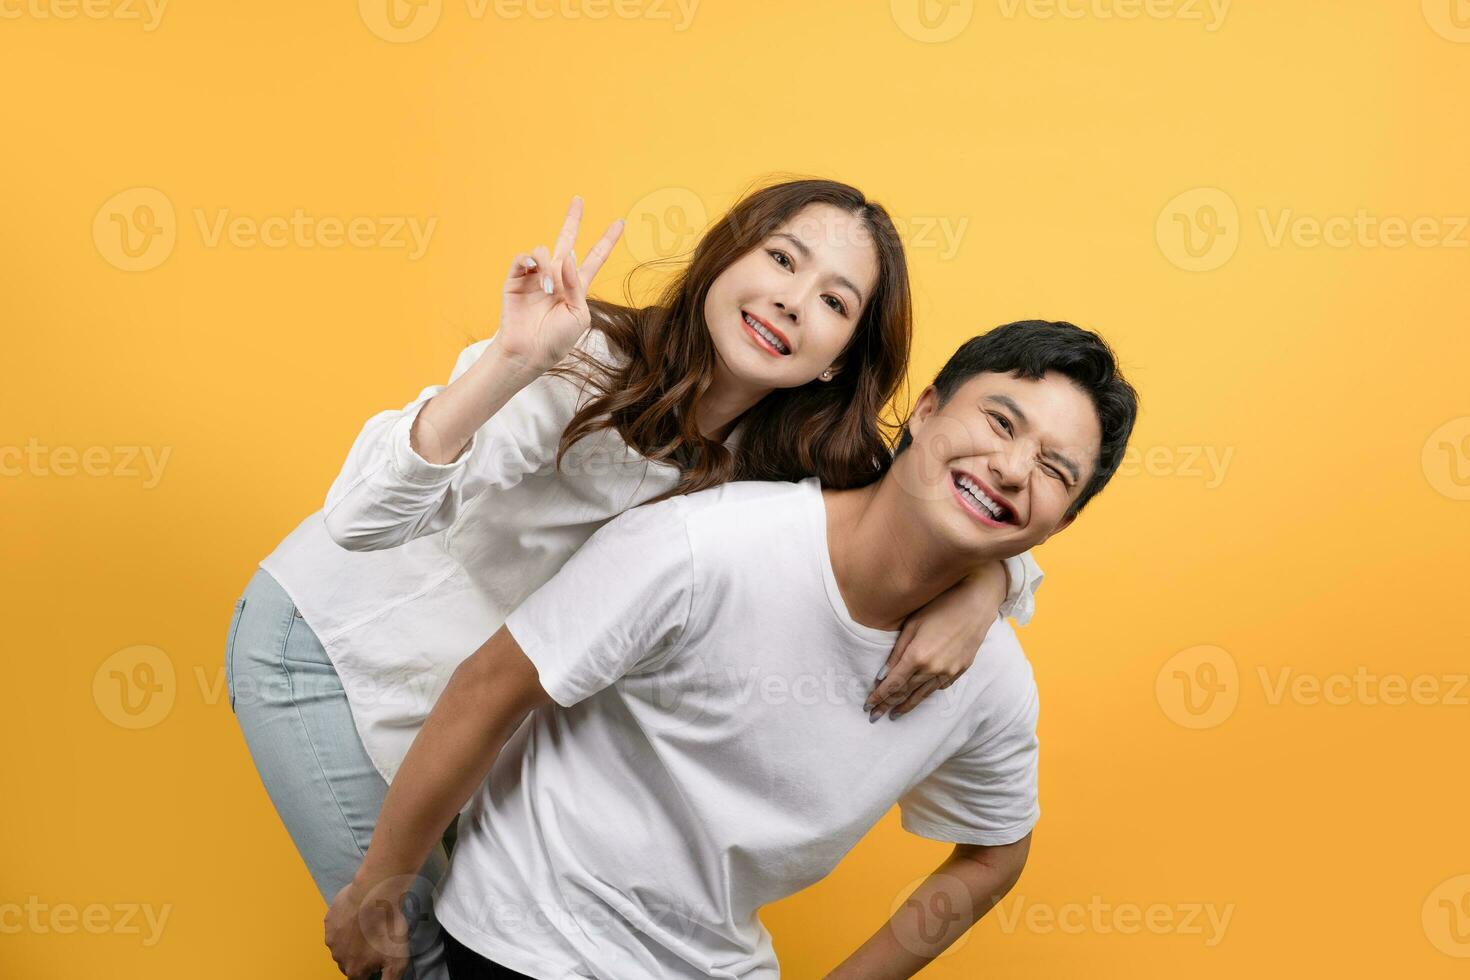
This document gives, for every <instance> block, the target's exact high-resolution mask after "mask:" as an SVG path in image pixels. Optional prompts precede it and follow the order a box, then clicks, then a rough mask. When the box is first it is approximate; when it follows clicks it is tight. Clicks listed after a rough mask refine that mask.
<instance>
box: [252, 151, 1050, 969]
mask: <svg viewBox="0 0 1470 980" xmlns="http://www.w3.org/2000/svg"><path fill="white" fill-rule="evenodd" d="M581 213H582V205H581V201H580V200H579V199H574V200H573V202H572V206H571V209H570V210H569V211H568V213H567V217H566V221H565V223H564V225H563V227H562V230H561V234H560V235H559V237H558V239H557V242H556V245H555V248H554V250H550V251H549V250H547V249H546V248H545V247H542V248H538V249H536V250H535V251H534V252H532V253H530V254H529V255H524V254H523V255H520V256H517V257H516V259H515V261H514V262H513V263H512V265H511V269H510V273H509V275H508V276H507V278H506V282H505V287H504V297H503V307H502V318H501V324H500V329H499V331H498V332H497V333H496V334H495V336H494V337H492V338H490V340H487V341H481V342H479V343H477V344H473V345H471V346H470V347H469V348H467V349H466V350H465V351H464V352H463V353H462V354H461V355H460V358H459V362H458V363H457V364H456V366H455V368H454V372H453V375H452V377H451V380H450V383H449V384H448V385H447V386H444V387H440V386H434V387H430V388H426V389H425V390H424V391H423V392H421V393H420V395H419V397H418V399H416V400H415V401H413V402H411V403H410V404H409V405H407V406H406V407H405V408H404V409H403V410H402V411H396V412H385V413H382V414H380V415H378V416H375V417H374V418H372V419H370V420H369V421H368V423H367V424H366V426H365V427H364V428H363V430H362V433H361V434H360V435H359V436H358V438H357V440H356V442H355V443H354V445H353V447H352V450H351V452H350V454H349V457H348V460H347V462H346V464H345V466H344V467H343V469H342V472H341V474H340V475H339V476H338V478H337V480H336V481H335V482H334V483H333V485H332V487H331V489H330V491H329V492H328V494H327V500H326V506H325V507H324V508H323V509H322V510H321V511H319V512H317V513H315V514H313V515H311V516H310V517H308V518H307V519H306V520H305V521H304V522H303V523H302V524H301V525H300V526H299V527H298V528H297V529H296V530H295V531H293V532H292V533H291V534H290V535H289V536H288V537H287V538H286V539H285V540H284V541H283V542H282V543H281V544H280V545H279V547H277V548H276V550H275V551H274V552H272V553H271V554H270V555H269V556H268V557H267V558H266V559H265V560H264V561H262V562H261V565H260V568H259V569H258V570H257V571H256V572H255V574H254V577H253V578H252V579H251V580H250V583H249V584H248V586H247V587H246V589H245V592H244V594H243V596H242V597H241V598H240V600H239V601H238V602H237V603H236V605H235V612H234V616H233V619H232V623H231V626H230V634H229V638H228V642H227V648H226V658H227V672H226V677H227V680H228V682H229V689H230V697H231V705H232V707H233V708H234V710H235V713H236V716H237V718H238V720H239V724H240V726H241V728H242V730H243V732H244V734H245V739H246V742H247V744H248V745H249V748H250V752H251V756H252V758H253V759H254V762H255V764H256V767H257V769H258V770H259V771H260V775H261V779H262V781H263V782H264V784H265V786H266V790H267V792H268V793H269V795H270V797H271V800H272V802H273V803H274V804H275V806H276V809H277V811H278V812H279V813H280V815H281V818H282V820H283V821H284V823H285V824H286V827H287V829H288V830H289V832H290V834H291V837H292V840H293V841H294V842H295V844H296V846H297V849H298V850H299V851H300V852H301V854H302V857H303V858H304V859H305V861H306V864H307V866H308V868H309V869H310V871H311V874H312V877H313V878H314V880H315V881H316V884H317V887H318V889H319V890H320V891H321V893H322V896H323V897H324V898H325V899H327V900H328V901H330V900H331V898H332V896H333V895H335V894H336V893H337V891H338V890H340V889H341V888H342V887H344V886H345V885H346V884H347V883H348V881H349V880H350V879H351V877H352V875H353V873H354V871H355V870H356V868H357V866H358V864H359V862H360V861H361V858H362V855H363V853H364V851H365V850H366V847H367V844H368V842H369V840H370V838H371V835H372V830H373V826H374V824H375V821H376V818H377V814H378V810H379V808H380V806H381V804H382V800H383V796H384V794H385V793H386V789H387V782H388V780H391V779H392V777H393V774H394V772H395V771H396V769H397V767H398V765H399V764H400V763H401V761H402V759H403V756H404V755H405V754H406V753H407V751H408V747H409V745H410V743H411V742H412V741H413V737H414V735H415V733H416V732H417V731H418V728H419V727H420V726H421V725H422V723H423V721H424V719H425V718H426V717H427V716H428V713H429V710H430V708H431V707H432V705H433V703H434V700H435V698H436V697H437V695H438V694H439V692H440V691H441V690H442V689H443V687H444V685H445V683H447V681H448V678H449V675H450V674H451V673H452V672H453V670H454V668H455V667H456V666H457V665H458V663H459V662H460V661H461V660H463V659H464V658H465V657H466V656H468V655H469V654H470V653H471V652H472V651H473V650H475V649H476V648H477V647H478V646H479V645H480V644H481V643H483V642H484V640H485V638H486V637H487V636H490V635H492V634H493V633H494V632H495V631H496V630H497V629H498V628H499V627H500V625H501V624H502V623H503V621H504V619H505V617H506V616H507V615H509V613H510V612H511V610H513V609H514V608H515V607H516V606H517V605H518V604H519V603H520V602H521V600H523V599H524V598H525V597H526V596H528V595H529V594H530V593H531V592H533V591H534V590H535V589H536V588H537V587H539V586H540V585H541V584H543V583H544V582H546V581H547V580H548V579H549V578H551V576H552V575H553V574H555V572H556V571H557V570H558V569H559V568H560V567H561V565H562V563H564V562H565V561H566V559H567V558H568V557H569V556H570V555H571V554H572V553H573V552H574V551H575V550H576V549H577V548H578V547H579V546H580V545H581V544H582V543H583V542H584V541H586V539H587V538H588V537H590V536H591V534H592V533H593V532H594V531H595V530H596V529H597V528H598V527H599V526H601V525H602V524H603V523H604V522H606V521H607V520H609V519H611V518H612V517H614V516H616V515H617V514H619V513H621V512H622V511H623V510H626V509H627V508H629V507H633V506H636V505H638V504H640V503H644V502H648V501H650V500H654V499H659V498H661V497H663V496H666V495H669V494H675V493H688V492H692V491H695V490H701V489H704V488H707V487H711V486H715V485H718V484H720V483H722V482H724V481H728V480H742V479H761V480H798V479H801V478H804V477H807V476H812V475H815V476H818V477H820V478H821V481H822V483H823V484H824V485H826V486H830V487H836V488H847V487H853V486H860V485H863V484H866V483H868V482H871V481H872V480H873V479H876V478H877V476H878V475H879V474H880V473H881V472H882V470H883V469H884V468H885V467H886V465H887V460H888V458H889V456H890V448H889V444H888V442H887V441H885V438H884V432H883V425H884V423H883V421H882V417H883V413H884V411H885V408H886V406H887V405H888V403H889V401H890V400H891V399H892V397H893V396H894V394H895V393H896V392H897V390H898V387H899V385H900V384H901V383H902V381H903V379H904V377H905V374H906V370H907V360H908V352H909V344H910V330H911V327H910V302H909V286H908V271H907V266H906V263H905V259H904V254H903V248H902V244H901V243H900V241H899V238H898V235H897V233H896V231H895V230H894V227H893V224H892V221H891V220H890V219H889V216H888V214H887V212H886V211H885V210H884V209H883V208H882V207H881V206H880V205H878V204H876V203H874V202H871V201H868V200H867V199H866V198H865V197H864V196H863V195H862V194H861V193H860V192H859V191H857V190H856V189H854V188H852V187H848V186H847V185H844V184H839V183H835V182H832V181H824V180H801V181H793V182H787V183H781V184H777V185H774V186H770V187H767V188H765V189H763V190H759V191H756V192H754V193H752V194H750V195H748V196H747V197H745V198H744V199H743V200H741V201H740V202H739V203H737V204H736V205H735V206H734V208H732V209H731V211H730V212H729V213H728V214H726V215H725V216H724V217H723V218H722V219H721V220H719V221H718V222H717V223H715V224H714V225H713V227H711V228H710V229H709V230H708V232H706V233H705V235H704V236H703V238H702V239H701V240H700V242H699V243H698V245H697V247H696V249H695V251H694V253H693V256H692V258H691V260H690V262H689V264H688V266H687V268H685V269H684V270H683V271H682V272H681V273H680V274H679V275H678V276H677V277H676V278H675V279H674V280H673V281H672V282H671V283H670V284H669V285H668V286H667V288H666V290H665V291H664V293H663V294H662V296H661V297H660V298H659V299H658V301H657V302H655V303H653V304H652V305H650V306H647V307H642V308H635V307H628V306H617V305H613V304H608V303H603V302H600V301H596V300H588V298H587V295H586V294H587V288H588V286H589V285H590V283H591V282H592V280H593V278H594V277H595V276H596V275H597V272H598V270H599V269H600V268H601V266H602V264H603V262H604V261H605V260H606V259H607V257H608V255H609V253H610V252H611V250H612V248H613V246H614V244H616V242H617V239H618V237H619V235H620V234H621V232H622V222H621V221H619V222H614V224H613V226H612V227H611V228H609V229H608V231H607V233H606V234H605V235H604V236H603V237H602V239H601V240H600V241H599V242H598V243H597V244H596V245H595V246H594V247H593V248H592V250H591V251H590V252H589V253H588V255H587V257H586V260H585V261H584V262H582V263H581V264H580V265H579V264H578V262H577V259H576V255H575V253H574V252H573V245H574V244H575V241H576V235H577V229H578V226H579V224H580V220H581ZM637 560H638V556H637V555H629V556H628V561H629V562H636V561H637ZM1039 578H1040V571H1039V569H1037V568H1036V567H1035V565H1034V563H1032V562H1030V560H1029V556H1024V560H1022V559H1012V560H1011V561H1010V562H1007V563H1006V565H1005V567H1002V566H1001V564H1000V563H995V564H994V566H993V567H991V568H987V569H985V570H984V571H983V572H982V573H979V574H977V575H976V576H975V577H974V578H972V579H971V580H969V581H967V582H965V583H963V584H962V585H960V586H957V587H956V588H955V589H954V590H951V592H949V593H946V594H945V595H944V596H941V597H940V598H939V599H937V600H935V602H933V603H931V604H930V605H929V606H927V607H925V609H924V610H922V611H921V613H920V614H918V615H916V616H914V617H912V619H911V620H910V622H909V623H908V624H906V625H905V627H904V630H903V631H902V633H901V635H900V639H899V640H898V642H897V644H895V647H894V651H893V654H892V655H891V656H890V658H889V662H888V665H887V666H885V667H884V669H883V671H882V672H880V674H879V676H878V678H877V681H878V684H877V686H876V687H875V691H874V693H873V695H871V696H870V699H869V701H870V705H872V704H876V705H877V706H876V707H875V708H874V709H873V714H872V717H873V719H874V720H877V718H878V717H879V716H880V715H881V713H882V712H883V711H884V710H885V709H892V714H893V715H894V716H895V717H896V716H897V715H899V714H901V713H902V712H904V711H907V710H911V709H912V708H913V706H914V705H915V704H917V703H918V702H919V701H920V700H922V699H923V698H924V697H926V696H927V695H928V694H929V693H930V692H931V691H933V690H935V689H937V688H939V687H942V686H945V685H947V684H948V683H949V682H950V681H952V680H953V679H954V678H955V677H957V676H958V675H959V674H960V673H962V672H963V671H964V670H965V668H967V667H968V666H969V664H970V661H971V660H972V659H973V658H974V656H975V651H976V650H977V649H978V648H979V646H980V642H981V640H982V639H983V637H984V635H985V633H986V631H987V630H988V628H989V626H990V624H991V623H992V622H993V621H994V619H995V616H996V613H997V611H998V610H1000V611H1003V612H1008V613H1014V614H1016V615H1017V617H1018V618H1019V619H1021V620H1022V621H1025V619H1026V618H1029V606H1030V593H1031V592H1032V591H1033V590H1034V588H1035V584H1036V583H1037V582H1038V581H1039ZM1008 585H1009V587H1008ZM1003 599H1004V600H1006V601H1005V604H1004V605H1003V604H1002V600H1003ZM589 601H595V597H589ZM575 614H576V611H575V610H568V615H575ZM890 668H891V670H890ZM885 674H889V675H890V676H888V677H886V679H885V676H884V675H885ZM445 866H446V856H445V853H444V852H443V850H442V849H441V850H439V851H437V852H436V853H435V854H434V855H433V856H432V857H431V858H430V860H429V862H428V864H427V865H426V866H425V868H424V869H423V872H422V873H421V875H420V876H419V877H418V879H417V881H416V884H415V890H414V897H415V899H416V900H418V901H420V902H422V903H423V904H424V907H427V903H428V901H429V892H430V891H431V889H432V885H433V883H434V882H437V881H438V879H439V877H440V875H442V873H443V871H444V868H445ZM424 933H425V935H423V936H419V937H415V941H414V960H413V962H414V969H415V971H416V975H417V976H419V977H420V978H423V977H429V976H442V975H443V974H442V970H443V964H442V958H443V949H442V944H441V943H440V942H439V940H438V937H437V930H424ZM431 933H432V934H431Z"/></svg>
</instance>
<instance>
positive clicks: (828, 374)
mask: <svg viewBox="0 0 1470 980" xmlns="http://www.w3.org/2000/svg"><path fill="white" fill-rule="evenodd" d="M822 380H823V381H831V380H832V369H831V368H828V369H827V370H825V371H823V372H822Z"/></svg>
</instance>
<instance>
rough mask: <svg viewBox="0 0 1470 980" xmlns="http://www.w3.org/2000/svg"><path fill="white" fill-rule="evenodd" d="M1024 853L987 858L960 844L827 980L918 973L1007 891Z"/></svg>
mask: <svg viewBox="0 0 1470 980" xmlns="http://www.w3.org/2000/svg"><path fill="white" fill-rule="evenodd" d="M1027 843H1029V842H1027ZM1008 846H1015V845H1008ZM1020 855H1021V857H1020V860H1019V861H1017V860H1012V859H1011V857H1010V856H1009V855H1006V856H998V857H997V858H996V859H994V860H989V861H986V860H979V859H976V858H974V857H968V856H965V855H963V854H961V853H960V852H959V851H958V850H957V851H956V853H954V854H951V855H950V857H949V858H948V859H947V860H946V861H945V862H944V863H943V864H941V865H940V866H939V867H938V868H936V869H935V870H934V872H933V873H932V874H930V875H929V877H927V878H925V879H924V881H923V882H921V883H920V885H919V887H918V888H916V889H915V890H914V892H913V894H912V895H910V896H909V897H908V898H907V899H905V900H904V903H903V906H902V907H901V908H899V910H898V911H897V912H895V913H894V914H893V917H892V918H890V919H889V920H888V921H887V922H885V923H884V924H883V926H882V928H880V929H879V930H878V931H877V932H876V933H874V934H873V935H872V937H870V938H869V939H868V941H867V942H865V943H863V945H862V946H860V947H858V949H857V951H856V952H854V953H853V954H852V955H851V956H849V957H848V958H847V959H845V960H843V961H842V964H841V965H840V966H838V967H837V968H836V969H835V970H833V971H832V972H831V973H829V974H828V975H827V980H904V978H907V977H911V976H913V975H914V974H915V973H918V972H919V971H920V970H922V969H923V968H924V967H926V966H928V965H929V963H931V962H932V961H933V960H934V958H935V957H936V956H938V955H939V954H940V953H942V952H944V951H945V950H946V949H948V948H949V947H950V945H951V944H952V943H953V942H954V941H955V940H957V939H959V938H960V937H961V936H963V935H964V934H965V932H966V930H968V929H969V928H970V927H971V926H973V925H974V924H975V923H976V922H979V921H980V917H981V916H983V915H984V914H985V913H986V912H988V911H990V909H991V908H992V907H993V906H994V905H995V903H997V902H999V901H1000V900H1001V899H1002V898H1004V897H1005V894H1006V892H1008V891H1010V890H1011V888H1012V887H1013V886H1014V885H1015V883H1016V881H1017V880H1018V879H1019V878H1020V876H1021V867H1022V866H1023V865H1024V863H1025V856H1024V855H1025V850H1024V847H1023V849H1022V850H1021V852H1020Z"/></svg>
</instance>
